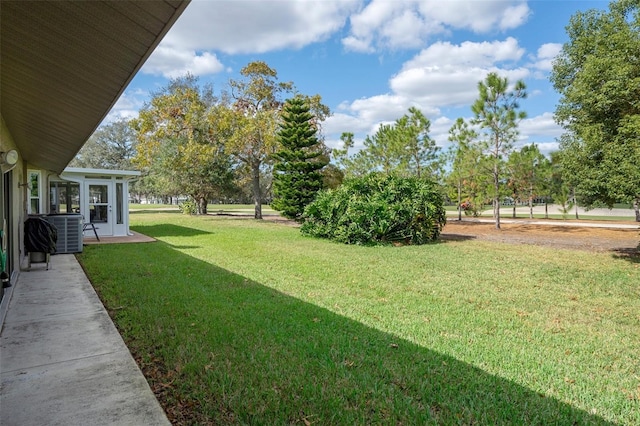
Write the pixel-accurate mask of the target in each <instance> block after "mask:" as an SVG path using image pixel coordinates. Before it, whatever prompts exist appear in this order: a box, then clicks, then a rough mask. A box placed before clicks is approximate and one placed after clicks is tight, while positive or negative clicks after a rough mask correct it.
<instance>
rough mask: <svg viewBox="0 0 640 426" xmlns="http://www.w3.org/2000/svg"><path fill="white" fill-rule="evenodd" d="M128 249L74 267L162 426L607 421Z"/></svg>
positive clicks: (190, 265)
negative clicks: (145, 383)
mask: <svg viewBox="0 0 640 426" xmlns="http://www.w3.org/2000/svg"><path fill="white" fill-rule="evenodd" d="M140 228H143V227H138V229H137V230H140V231H141V232H144V230H143V229H140ZM168 229H169V230H171V229H172V228H171V227H169V228H168ZM156 231H159V232H158V233H157V234H156V233H154V234H153V235H156V236H158V235H167V232H170V231H166V230H156ZM183 232H184V230H183V229H181V230H180V235H184V234H183ZM135 246H136V244H131V245H119V246H92V247H88V248H87V249H86V250H85V251H84V252H83V253H82V254H80V255H79V256H78V257H79V260H80V261H81V263H82V264H83V267H84V268H85V270H86V271H87V273H88V274H89V277H90V279H91V280H92V282H93V284H94V286H95V288H96V290H97V291H98V293H99V294H100V296H101V298H102V299H103V302H104V303H105V305H106V306H107V308H113V309H110V312H111V314H112V315H113V317H114V320H115V322H116V324H117V326H118V328H119V329H120V330H121V333H122V334H123V337H124V338H125V340H126V342H127V345H128V346H129V347H130V349H131V351H132V353H134V355H135V357H136V359H137V360H139V362H140V363H141V364H142V369H143V371H145V374H146V375H147V377H148V379H149V382H150V384H151V387H152V388H153V389H154V391H155V392H156V395H157V396H158V397H159V399H160V400H161V402H162V404H163V406H164V408H165V410H166V411H167V413H168V415H169V417H170V419H171V420H172V422H173V423H174V424H196V423H197V424H230V423H234V424H287V423H305V424H309V423H313V424H345V425H351V424H482V425H499V424H527V425H533V424H539V425H549V424H568V425H571V424H581V425H582V424H597V425H606V424H611V423H608V422H606V421H605V420H603V419H602V418H600V417H598V416H594V415H591V414H589V413H587V412H585V411H582V410H580V409H577V408H575V407H573V406H571V405H568V404H566V403H563V402H560V401H558V400H556V399H553V398H550V397H546V396H544V395H542V394H540V393H537V392H534V391H532V390H530V389H528V388H526V387H523V386H521V385H519V384H516V383H514V382H512V381H509V380H505V379H503V378H500V377H497V376H495V375H492V374H488V373H486V372H485V371H483V370H481V369H479V368H476V367H474V366H471V365H469V364H467V363H465V362H461V361H458V360H457V359H455V358H452V357H450V356H447V355H444V354H442V353H438V352H435V351H432V350H430V349H428V348H425V347H422V346H418V345H416V344H414V343H411V342H409V341H406V340H403V339H400V338H398V337H396V336H394V335H391V334H388V333H384V332H381V331H379V330H376V329H373V328H370V327H368V326H365V325H363V324H361V323H359V322H356V321H353V320H351V319H348V318H346V317H344V316H341V315H338V314H336V313H333V312H331V311H329V310H327V309H324V308H321V307H318V306H316V305H312V304H309V303H306V302H303V301H300V300H299V299H296V298H293V297H291V296H288V295H286V294H283V293H281V292H278V291H275V290H273V289H271V288H269V287H267V286H264V285H262V284H260V283H258V282H254V281H251V280H249V279H246V278H245V277H243V276H240V275H238V274H235V273H232V272H229V271H227V270H225V269H222V268H219V267H217V266H214V265H211V264H209V263H206V262H203V261H200V260H197V259H195V258H193V257H190V256H187V255H185V254H183V253H180V252H178V251H176V250H173V249H172V248H171V247H170V246H169V245H167V244H166V243H163V242H158V243H156V244H152V245H148V244H147V245H144V246H138V247H135ZM111 257H117V258H118V259H120V260H121V261H119V262H117V264H112V263H110V262H106V263H105V261H104V259H108V258H111ZM151 259H153V261H150V260H151ZM116 307H117V308H118V309H115V308H116ZM336 308H337V309H339V307H336Z"/></svg>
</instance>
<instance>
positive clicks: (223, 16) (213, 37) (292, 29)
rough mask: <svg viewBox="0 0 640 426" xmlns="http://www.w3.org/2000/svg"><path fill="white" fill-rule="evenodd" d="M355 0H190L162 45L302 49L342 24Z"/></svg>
mask: <svg viewBox="0 0 640 426" xmlns="http://www.w3.org/2000/svg"><path fill="white" fill-rule="evenodd" d="M359 4H360V1H355V0H323V1H313V0H300V1H277V0H263V1H255V0H194V1H192V2H191V4H190V5H189V6H188V7H187V9H186V10H185V12H184V13H183V14H182V16H181V17H180V19H179V20H178V21H177V22H176V24H175V25H174V27H173V28H172V29H171V31H170V32H169V33H168V34H167V36H166V38H165V40H164V41H163V44H167V45H170V46H174V47H179V48H182V49H190V50H197V51H201V50H217V51H221V52H225V53H229V54H236V53H263V52H268V51H273V50H279V49H285V48H300V47H303V46H306V45H308V44H310V43H314V42H319V41H323V40H326V39H327V38H328V37H329V36H330V35H332V34H333V33H334V32H336V31H338V30H339V29H340V28H342V27H343V26H344V25H345V23H346V20H347V17H348V15H349V13H351V12H352V11H354V10H357V8H358V7H359Z"/></svg>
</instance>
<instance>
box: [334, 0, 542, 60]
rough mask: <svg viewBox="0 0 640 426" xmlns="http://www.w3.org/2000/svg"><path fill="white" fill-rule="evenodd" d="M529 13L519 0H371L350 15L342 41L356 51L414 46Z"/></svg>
mask: <svg viewBox="0 0 640 426" xmlns="http://www.w3.org/2000/svg"><path fill="white" fill-rule="evenodd" d="M529 14H530V10H529V7H528V6H527V3H526V2H525V1H521V0H498V1H467V2H461V1H448V2H443V1H440V0H398V1H389V0H372V1H371V2H370V3H368V4H367V5H366V6H365V7H364V8H363V9H362V10H360V11H359V12H358V13H355V14H353V15H352V16H351V17H350V24H351V27H350V29H351V33H350V34H349V35H348V36H347V37H345V38H343V40H342V42H343V45H344V47H345V48H346V49H347V50H354V51H360V52H373V51H374V50H375V48H376V47H378V48H380V47H382V48H392V49H402V48H416V47H419V46H421V45H424V43H425V42H426V40H427V39H428V38H429V37H430V36H433V35H435V34H446V33H449V32H450V31H452V30H454V29H466V30H471V31H473V32H475V33H487V32H490V31H496V30H500V31H505V30H508V29H512V28H516V27H518V26H520V25H522V24H524V22H525V21H526V20H527V18H528V16H529Z"/></svg>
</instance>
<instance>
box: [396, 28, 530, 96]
mask: <svg viewBox="0 0 640 426" xmlns="http://www.w3.org/2000/svg"><path fill="white" fill-rule="evenodd" d="M523 55H524V49H522V48H521V47H520V46H519V45H518V42H517V41H516V40H515V39H514V38H511V37H509V38H507V39H506V40H504V41H493V42H481V43H474V42H468V41H467V42H463V43H461V44H459V45H454V44H451V43H448V42H438V43H434V44H432V45H431V46H429V47H428V48H426V49H424V50H423V51H422V52H420V53H419V54H418V55H416V56H415V57H414V58H413V59H411V60H409V61H407V62H406V63H405V64H404V65H403V67H402V70H401V71H400V72H399V73H398V74H396V75H395V76H393V77H392V78H391V81H390V86H391V88H392V89H393V91H394V93H396V94H398V95H400V96H405V97H411V98H413V99H417V100H418V102H420V103H421V104H424V105H431V106H432V107H434V108H441V107H444V106H460V105H470V104H471V103H472V102H473V101H474V100H475V98H476V97H477V95H478V89H477V85H478V82H479V81H481V80H483V79H484V78H485V77H486V76H487V74H488V73H489V72H497V73H498V74H500V75H502V76H505V77H507V78H508V79H509V80H510V81H512V82H513V81H516V80H519V79H522V78H525V77H527V76H528V75H529V71H528V70H527V69H525V68H503V67H501V65H503V64H507V65H508V64H511V63H516V62H517V61H518V60H519V59H520V58H521V57H522V56H523Z"/></svg>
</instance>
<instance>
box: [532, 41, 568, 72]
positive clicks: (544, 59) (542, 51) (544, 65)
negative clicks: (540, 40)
mask: <svg viewBox="0 0 640 426" xmlns="http://www.w3.org/2000/svg"><path fill="white" fill-rule="evenodd" d="M561 50H562V44H560V43H546V44H543V45H542V46H540V47H539V48H538V52H537V55H536V57H535V60H534V64H533V66H534V67H535V68H537V69H539V70H541V71H551V69H552V68H553V60H554V59H555V58H556V56H558V54H559V53H560V51H561Z"/></svg>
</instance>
